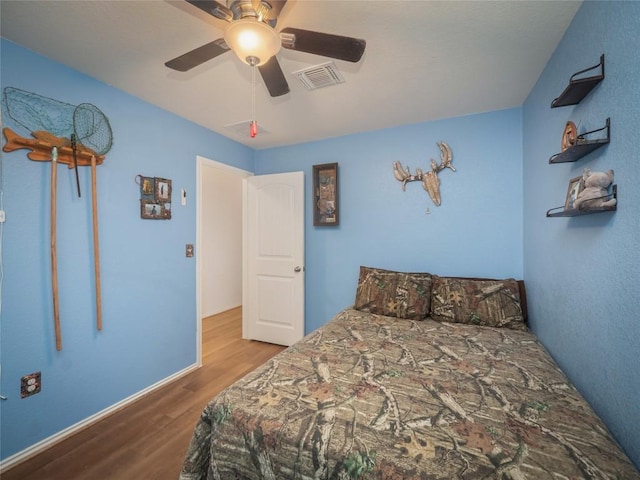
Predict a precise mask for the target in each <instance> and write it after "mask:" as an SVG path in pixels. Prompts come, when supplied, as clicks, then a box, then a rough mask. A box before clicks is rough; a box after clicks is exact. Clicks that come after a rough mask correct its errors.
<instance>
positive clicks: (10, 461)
mask: <svg viewBox="0 0 640 480" xmlns="http://www.w3.org/2000/svg"><path fill="white" fill-rule="evenodd" d="M201 366H202V365H201V364H197V363H194V364H193V365H190V366H188V367H187V368H185V369H183V370H180V371H179V372H176V373H174V374H173V375H170V376H168V377H166V378H163V379H162V380H160V381H159V382H157V383H154V384H153V385H151V386H149V387H147V388H145V389H143V390H140V391H139V392H138V393H134V394H133V395H131V396H130V397H127V398H125V399H124V400H121V401H119V402H118V403H114V404H113V405H111V406H110V407H107V408H105V409H104V410H102V411H100V412H98V413H95V414H93V415H91V416H90V417H87V418H85V419H84V420H81V421H80V422H78V423H76V424H74V425H71V426H70V427H67V428H65V429H64V430H61V431H59V432H58V433H55V434H53V435H51V436H50V437H47V438H45V439H44V440H40V441H39V442H38V443H34V444H33V445H31V446H30V447H27V448H25V449H24V450H22V451H20V452H18V453H14V454H13V455H11V456H10V457H7V458H5V459H4V460H2V461H1V462H0V473H2V472H4V471H6V470H9V469H10V468H12V467H15V466H16V465H18V464H19V463H22V462H24V461H26V460H28V459H30V458H32V457H34V456H36V455H38V454H39V453H42V452H43V451H44V450H46V449H47V448H50V447H52V446H53V445H55V444H56V443H60V442H61V441H63V440H65V439H67V438H68V437H70V436H71V435H75V434H76V433H78V432H79V431H80V430H84V429H85V428H87V427H90V426H91V425H93V424H94V423H96V422H99V421H100V420H103V419H104V418H106V417H108V416H109V415H112V414H114V413H115V412H117V411H118V410H121V409H122V408H124V407H126V406H128V405H130V404H132V403H133V402H135V401H136V400H140V399H141V398H142V397H144V396H145V395H148V394H149V393H151V392H153V391H154V390H157V389H158V388H161V387H164V386H165V385H167V384H169V383H171V382H173V381H175V380H177V379H179V378H180V377H183V376H185V375H187V374H189V373H191V372H193V371H194V370H197V369H198V368H200V367H201Z"/></svg>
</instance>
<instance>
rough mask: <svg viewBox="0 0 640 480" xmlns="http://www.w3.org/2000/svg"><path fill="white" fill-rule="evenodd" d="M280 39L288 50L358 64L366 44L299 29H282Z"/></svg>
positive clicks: (360, 41) (348, 38)
mask: <svg viewBox="0 0 640 480" xmlns="http://www.w3.org/2000/svg"><path fill="white" fill-rule="evenodd" d="M280 38H281V40H282V46H283V47H284V48H288V49H289V50H297V51H299V52H307V53H315V54H316V55H322V56H323V57H330V58H337V59H338V60H346V61H347V62H358V61H359V60H360V59H361V58H362V55H363V54H364V49H365V47H366V46H367V42H366V41H365V40H363V39H361V38H352V37H343V36H341V35H331V34H330V33H320V32H312V31H311V30H301V29H299V28H284V29H282V31H281V32H280Z"/></svg>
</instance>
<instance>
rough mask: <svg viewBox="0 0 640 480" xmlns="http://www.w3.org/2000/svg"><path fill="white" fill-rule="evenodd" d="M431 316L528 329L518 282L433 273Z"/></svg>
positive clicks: (455, 321) (437, 319)
mask: <svg viewBox="0 0 640 480" xmlns="http://www.w3.org/2000/svg"><path fill="white" fill-rule="evenodd" d="M431 318H433V319H434V320H436V321H439V322H454V323H470V324H474V325H484V326H488V327H503V328H513V329H516V330H527V327H526V325H525V323H524V318H523V316H522V307H521V305H520V293H519V290H518V282H516V281H515V280H514V279H511V278H509V279H506V280H476V279H469V278H455V277H438V276H436V275H434V276H433V289H432V291H431Z"/></svg>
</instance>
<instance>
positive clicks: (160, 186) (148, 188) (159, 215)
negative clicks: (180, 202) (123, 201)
mask: <svg viewBox="0 0 640 480" xmlns="http://www.w3.org/2000/svg"><path fill="white" fill-rule="evenodd" d="M136 183H137V184H138V185H140V218H142V219H145V220H171V180H168V179H166V178H158V177H145V176H143V175H136Z"/></svg>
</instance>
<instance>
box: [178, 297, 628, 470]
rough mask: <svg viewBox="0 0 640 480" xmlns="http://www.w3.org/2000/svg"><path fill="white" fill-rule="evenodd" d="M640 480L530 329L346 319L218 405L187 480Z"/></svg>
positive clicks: (199, 434) (354, 314) (199, 436)
mask: <svg viewBox="0 0 640 480" xmlns="http://www.w3.org/2000/svg"><path fill="white" fill-rule="evenodd" d="M205 478H206V479H222V480H231V479H394V480H395V479H397V480H400V479H404V480H410V479H447V480H449V479H482V478H496V479H536V480H538V479H551V478H554V479H556V478H568V479H579V478H588V479H602V478H615V479H640V474H638V472H637V471H636V470H635V469H634V467H633V466H632V464H631V463H630V462H629V460H628V459H627V457H626V456H625V455H624V454H623V452H622V451H621V450H620V448H619V447H618V446H617V444H616V443H615V442H614V440H613V439H612V438H611V436H610V434H609V432H608V431H607V429H606V428H605V427H604V425H603V424H602V422H601V421H600V420H599V419H598V418H597V417H596V416H595V414H594V413H593V412H592V410H591V409H590V407H589V406H588V405H587V404H586V403H585V401H584V400H583V399H582V397H581V396H580V394H579V393H578V392H577V391H576V390H575V388H574V387H573V386H572V385H571V384H570V383H569V381H568V380H567V378H566V377H565V376H564V374H563V373H562V372H561V371H560V370H559V369H558V367H557V366H556V365H555V363H554V362H553V360H552V359H551V357H550V356H549V355H548V354H547V353H546V351H545V350H544V348H543V347H542V346H541V345H540V344H539V343H538V341H537V340H536V338H535V336H534V335H533V334H531V333H529V332H526V331H517V330H510V329H505V328H502V329H499V328H490V327H479V326H475V325H464V324H449V323H436V322H434V321H432V320H425V321H411V320H404V319H396V318H390V317H385V316H380V315H373V314H368V313H362V312H359V311H356V310H350V309H347V310H345V311H343V312H341V313H340V314H339V315H337V316H336V318H335V319H333V320H332V321H331V322H329V323H328V324H327V325H325V326H324V327H323V328H321V329H319V330H317V331H315V332H313V333H311V334H310V335H308V336H307V337H305V338H304V339H303V340H302V341H300V342H298V343H297V344H295V345H294V346H292V347H290V348H289V349H287V350H285V351H283V352H281V353H280V354H279V355H277V356H276V357H274V358H273V359H272V360H271V361H270V362H268V363H267V364H265V365H263V366H262V367H260V368H258V369H257V370H255V371H254V372H252V373H251V374H249V375H247V376H246V377H245V378H243V379H242V380H240V381H239V382H237V383H236V384H234V385H232V386H231V387H229V388H228V389H226V390H225V391H223V392H222V393H221V394H220V395H218V396H217V397H216V398H214V399H213V400H212V401H211V402H210V403H209V405H207V407H206V408H205V410H204V412H203V414H202V417H201V419H200V421H199V422H198V424H197V426H196V428H195V431H194V434H193V438H192V441H191V444H190V446H189V449H188V452H187V455H186V459H185V462H184V465H183V469H182V474H181V479H184V480H186V479H205Z"/></svg>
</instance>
